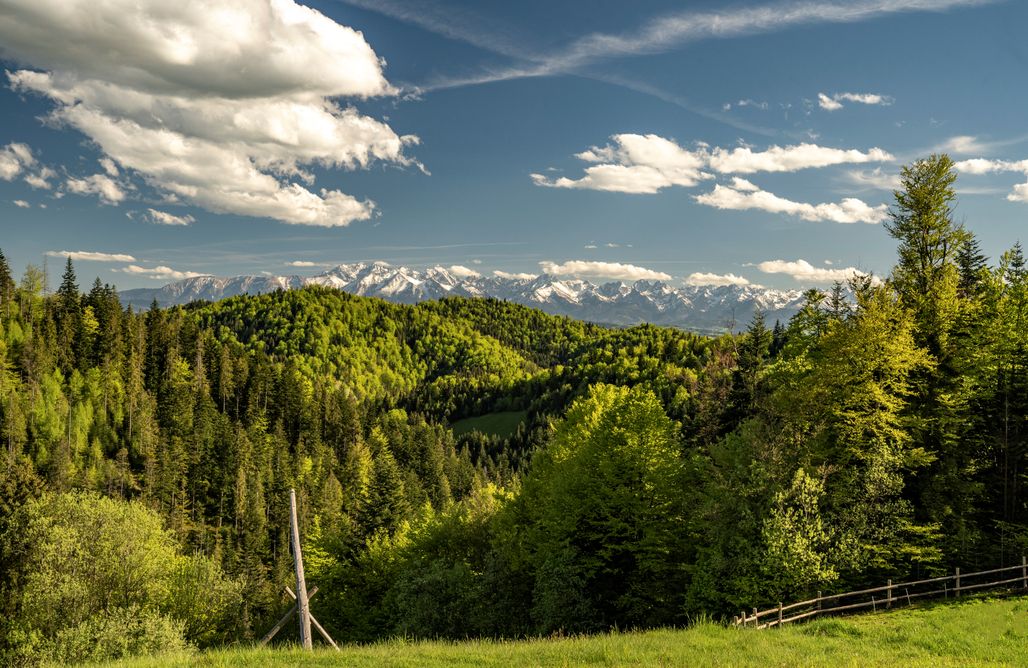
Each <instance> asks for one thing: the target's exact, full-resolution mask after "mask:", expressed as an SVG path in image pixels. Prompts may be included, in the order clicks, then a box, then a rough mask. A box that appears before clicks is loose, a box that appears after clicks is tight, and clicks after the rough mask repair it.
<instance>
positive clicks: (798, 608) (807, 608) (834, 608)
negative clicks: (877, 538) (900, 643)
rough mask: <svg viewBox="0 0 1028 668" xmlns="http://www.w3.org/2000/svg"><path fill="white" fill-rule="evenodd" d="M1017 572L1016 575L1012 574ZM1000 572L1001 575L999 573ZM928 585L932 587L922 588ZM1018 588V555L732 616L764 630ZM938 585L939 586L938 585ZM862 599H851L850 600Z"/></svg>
mask: <svg viewBox="0 0 1028 668" xmlns="http://www.w3.org/2000/svg"><path fill="white" fill-rule="evenodd" d="M1014 571H1017V572H1018V573H1017V575H1016V577H1012V576H1011V574H1012V573H1013V572H1014ZM1001 574H1002V575H1001ZM986 576H993V577H998V578H999V579H996V580H993V579H990V580H988V581H986V582H981V581H978V580H980V579H981V578H983V577H986ZM928 585H933V586H932V587H931V588H928V589H925V588H926V587H927V586H928ZM1004 586H1005V587H1008V588H1009V587H1012V586H1014V587H1017V586H1019V587H1021V588H1022V589H1028V557H1021V564H1020V565H1019V566H1007V567H1005V568H993V569H991V570H987V571H976V572H974V573H961V572H960V569H959V568H958V569H956V570H955V571H954V573H953V575H944V576H942V577H936V578H928V579H926V580H914V581H911V582H900V583H895V584H894V583H893V581H892V580H889V581H888V582H887V584H885V585H884V586H882V587H872V588H871V589H860V590H857V591H848V592H844V593H842V594H831V595H829V596H822V595H821V592H818V593H817V596H816V597H815V598H811V599H808V600H806V601H798V602H796V603H790V604H789V605H782V604H781V603H779V604H778V607H776V608H768V609H767V610H757V609H756V608H753V611H752V612H750V613H747V612H746V611H745V610H743V611H742V614H740V615H737V616H736V617H734V618H733V619H732V624H733V625H735V626H752V627H755V628H758V629H767V628H771V627H773V626H782V625H783V624H789V623H791V622H798V621H801V620H804V619H810V618H811V617H817V616H819V615H833V614H836V613H840V612H848V611H851V610H860V609H868V608H869V609H871V610H872V611H875V612H877V611H878V609H879V608H882V609H889V608H892V607H894V606H897V605H910V604H911V603H912V602H913V601H914V600H915V599H921V598H929V597H932V596H942V597H947V598H948V597H949V596H953V597H955V598H959V597H960V595H961V594H964V593H966V592H974V591H978V590H981V589H988V588H990V587H1004ZM940 587H941V588H940ZM856 598H860V599H862V600H857V601H854V600H852V599H856Z"/></svg>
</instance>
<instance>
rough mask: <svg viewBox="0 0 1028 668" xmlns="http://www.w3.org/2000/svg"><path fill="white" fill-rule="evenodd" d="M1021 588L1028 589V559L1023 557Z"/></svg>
mask: <svg viewBox="0 0 1028 668" xmlns="http://www.w3.org/2000/svg"><path fill="white" fill-rule="evenodd" d="M1021 586H1022V587H1024V588H1025V589H1028V557H1026V556H1024V555H1023V554H1022V555H1021Z"/></svg>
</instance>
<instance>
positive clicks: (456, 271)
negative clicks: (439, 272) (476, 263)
mask: <svg viewBox="0 0 1028 668" xmlns="http://www.w3.org/2000/svg"><path fill="white" fill-rule="evenodd" d="M447 271H449V272H450V273H451V274H453V275H454V276H456V277H458V278H478V277H479V276H481V275H482V274H480V273H478V272H477V271H475V270H474V269H471V268H470V267H465V266H463V265H460V264H455V265H452V266H450V267H447Z"/></svg>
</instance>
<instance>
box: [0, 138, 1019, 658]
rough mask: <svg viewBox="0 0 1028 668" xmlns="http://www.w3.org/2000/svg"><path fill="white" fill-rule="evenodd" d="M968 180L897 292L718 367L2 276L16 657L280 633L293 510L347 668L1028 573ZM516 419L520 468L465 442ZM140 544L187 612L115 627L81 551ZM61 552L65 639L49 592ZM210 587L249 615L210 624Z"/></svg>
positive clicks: (466, 307)
mask: <svg viewBox="0 0 1028 668" xmlns="http://www.w3.org/2000/svg"><path fill="white" fill-rule="evenodd" d="M954 180H955V173H954V171H953V165H952V162H951V161H950V160H949V158H948V157H946V156H932V157H931V158H929V159H926V160H922V161H918V162H916V163H914V164H912V165H911V166H909V167H907V168H905V169H904V170H903V172H902V187H901V190H900V191H898V192H897V193H896V201H895V204H894V206H893V208H892V215H891V221H890V222H889V223H888V224H887V225H886V227H887V230H888V232H889V233H890V234H891V235H892V237H893V238H894V239H895V240H896V242H897V244H898V262H897V265H896V267H895V269H894V270H893V272H892V274H891V275H890V276H889V277H887V278H885V279H884V280H879V279H877V278H872V277H858V278H856V279H854V280H853V281H852V282H851V284H850V285H849V286H841V285H837V286H836V287H835V289H834V290H832V291H830V292H828V293H823V292H820V291H816V290H812V291H810V292H808V293H807V295H806V304H805V306H804V307H803V309H802V310H801V312H800V313H799V314H798V315H797V316H796V317H795V318H793V319H792V320H791V321H790V322H789V323H777V324H776V325H775V326H774V327H773V328H769V327H768V325H767V324H766V323H765V322H764V320H763V318H762V317H760V316H759V315H758V317H756V318H754V320H753V322H752V323H751V324H750V326H749V329H748V330H747V331H746V332H745V333H744V334H741V335H738V336H723V337H720V338H716V339H711V338H703V337H698V336H695V335H692V334H688V333H685V332H680V331H676V330H672V329H666V328H658V327H652V326H640V327H635V328H630V329H627V330H612V329H605V328H601V327H597V326H593V325H587V324H583V323H579V322H575V321H572V320H569V319H566V318H557V317H552V316H547V315H544V314H542V313H539V312H537V311H532V310H531V309H527V308H524V307H521V306H516V305H513V304H508V303H504V302H499V301H495V300H468V299H445V300H442V301H440V302H434V303H426V304H421V305H418V306H413V307H411V306H397V305H391V304H387V303H385V302H382V301H379V300H373V299H363V298H358V297H352V296H349V295H346V294H343V293H340V292H336V291H332V290H325V289H316V288H310V289H305V290H299V291H293V292H279V293H275V294H267V295H259V296H245V297H237V298H233V299H229V300H225V301H223V302H219V303H215V304H194V305H191V306H189V307H185V308H181V307H180V308H174V309H170V310H160V309H157V308H156V307H155V308H152V309H151V310H149V311H148V312H146V313H141V314H137V313H133V312H132V311H131V310H129V309H125V308H122V306H121V305H120V304H119V302H118V299H117V294H116V293H115V292H114V290H113V289H112V288H110V287H109V286H104V285H101V284H100V283H99V281H98V282H97V283H95V284H94V285H93V287H92V289H91V290H90V291H89V292H88V293H86V294H84V295H83V294H80V292H79V289H78V287H77V285H76V282H77V279H76V277H75V273H74V267H73V266H72V264H71V262H70V261H69V263H68V266H67V269H66V271H65V275H64V278H63V281H62V284H61V286H60V288H59V289H58V290H57V292H56V293H55V294H53V295H48V294H45V289H44V286H43V285H42V274H41V272H40V271H38V270H37V269H35V268H33V267H30V268H29V269H28V271H27V272H26V274H25V276H24V278H23V279H22V280H21V283H20V285H15V282H14V280H13V278H12V277H11V276H10V271H9V270H8V269H7V265H6V262H2V261H0V327H2V334H3V335H2V337H0V341H2V344H0V418H2V422H0V427H2V431H0V434H2V436H3V438H4V441H5V443H6V450H7V455H6V462H7V466H6V468H5V473H4V477H3V479H2V480H0V531H3V536H4V538H3V540H2V541H0V546H2V547H0V549H3V550H4V552H3V554H2V555H0V557H2V561H0V563H2V564H3V573H2V586H3V588H4V589H3V592H2V594H3V605H4V609H3V610H2V611H0V616H2V617H3V619H4V620H5V622H4V634H5V635H4V638H5V640H4V642H5V648H6V649H5V651H6V652H7V654H6V655H5V656H12V657H14V656H16V657H20V659H19V660H21V659H26V660H28V659H27V658H26V657H28V658H31V657H33V656H60V657H63V658H64V659H68V658H69V657H70V658H76V657H79V656H80V655H81V652H80V653H79V654H76V653H75V651H73V650H72V649H68V648H69V647H70V648H74V647H78V646H79V645H76V644H75V642H78V641H76V640H75V639H76V638H81V637H85V636H87V635H89V634H90V633H92V634H93V635H94V636H96V635H102V633H101V631H98V630H97V629H101V630H102V629H106V628H109V627H110V625H111V624H113V623H114V622H112V621H111V620H122V619H124V618H125V617H126V615H127V614H128V613H127V612H126V611H141V612H140V616H139V617H138V618H139V619H142V620H143V622H140V624H141V625H142V626H146V625H149V626H150V627H152V628H154V629H158V630H156V631H154V632H153V633H152V634H149V635H150V636H153V637H160V638H170V640H168V641H167V643H165V644H166V645H167V646H173V645H174V646H178V645H175V643H178V644H179V645H181V644H183V643H190V644H192V645H196V646H203V645H205V644H211V643H221V642H227V641H230V640H245V639H252V638H254V637H255V636H259V635H260V633H261V632H262V631H263V630H264V627H265V626H266V625H267V624H268V623H269V622H270V621H272V618H273V617H275V616H276V615H277V614H279V613H280V612H281V611H282V609H283V607H284V606H285V605H286V600H285V599H284V598H283V596H282V594H281V588H282V586H283V585H285V584H288V583H289V580H290V563H291V557H290V555H289V551H288V540H287V526H288V523H287V520H286V512H287V504H286V498H287V496H286V493H287V490H288V489H289V488H296V489H297V491H298V493H299V495H300V500H301V508H302V517H301V524H302V525H303V527H304V529H303V530H304V534H305V537H306V538H305V541H304V547H305V550H306V554H307V559H308V580H309V581H310V582H313V583H316V584H318V585H319V586H320V589H321V592H320V593H319V595H318V597H317V598H316V599H315V600H314V601H313V603H312V605H313V609H314V612H315V614H316V615H317V616H318V618H319V620H321V621H322V623H323V624H324V625H325V626H326V627H328V629H329V631H330V632H332V633H333V634H334V635H335V636H336V637H337V639H341V640H371V639H375V638H380V637H383V636H390V635H394V634H407V635H414V636H433V637H434V636H444V637H455V638H460V637H465V636H479V635H484V636H505V637H519V636H524V635H532V634H547V633H552V632H582V631H597V630H603V629H608V628H611V627H614V626H617V627H619V628H626V627H629V628H630V627H644V626H654V625H666V624H683V623H686V622H687V621H688V620H689V619H690V618H692V617H694V616H696V615H702V614H707V615H715V616H719V615H731V614H734V613H736V612H738V610H739V609H742V608H744V607H745V608H749V607H752V606H754V605H764V604H767V603H773V602H777V601H779V600H787V599H790V598H794V597H805V596H806V595H808V594H811V593H813V592H815V591H817V590H821V591H824V592H826V593H827V592H830V591H833V590H845V589H851V588H855V587H859V586H862V585H865V584H868V583H878V582H880V581H881V580H882V579H884V578H886V577H904V576H907V575H918V576H922V575H931V574H933V573H936V572H941V571H943V570H945V569H949V568H950V567H952V566H955V565H959V566H964V567H987V566H990V565H1007V564H1009V563H1012V562H1013V561H1015V560H1019V559H1020V556H1021V554H1023V553H1024V552H1025V550H1026V549H1028V525H1026V520H1028V506H1026V490H1025V482H1024V481H1025V467H1026V464H1028V461H1026V460H1028V422H1026V421H1028V366H1026V365H1028V328H1026V324H1028V323H1026V315H1028V268H1026V266H1025V258H1024V256H1023V253H1022V250H1021V247H1020V245H1019V244H1015V245H1014V247H1013V248H1012V249H1011V250H1010V251H1008V252H1007V253H1004V254H1003V255H1002V257H1000V258H999V259H998V261H996V262H995V263H993V264H990V263H989V261H988V259H987V258H985V257H984V256H983V254H982V253H981V251H980V250H979V246H978V243H977V241H976V240H975V239H974V237H973V235H972V234H971V233H970V232H969V231H968V230H967V229H965V228H964V227H963V226H961V225H958V224H956V223H955V222H954V220H953V216H952V206H953V203H954V197H955V196H954V189H953V184H954ZM500 410H522V411H526V412H527V415H528V417H527V418H526V420H525V422H524V424H522V425H521V427H519V428H518V430H517V431H516V433H515V434H513V435H512V436H510V437H509V438H500V437H497V436H492V435H488V434H476V433H472V434H469V435H465V436H462V437H460V438H459V439H455V438H454V436H453V435H452V433H451V432H450V430H449V429H448V426H447V425H448V423H449V422H450V421H452V420H456V419H459V418H462V417H468V416H475V415H482V414H487V413H490V412H493V411H500ZM73 490H75V491H76V492H75V493H76V494H79V496H68V493H69V492H72V491H73ZM81 494H86V496H82V495H81ZM88 494H94V495H99V496H89V495H88ZM112 504H113V505H112ZM80 507H87V508H94V510H91V511H90V512H88V513H84V512H80V511H78V510H76V509H77V508H80ZM131 513H140V514H142V515H145V516H146V517H152V518H156V520H147V521H148V522H150V523H149V524H146V522H147V521H144V520H140V522H141V523H143V524H146V525H147V526H150V527H151V529H150V530H149V534H148V535H150V536H152V537H153V538H152V539H153V540H154V541H157V542H158V543H159V544H161V545H166V546H170V547H169V548H167V549H170V550H171V551H170V552H168V553H167V554H168V556H167V558H166V559H165V560H164V561H163V562H162V563H165V564H166V566H165V567H164V568H162V569H161V573H163V575H162V574H156V575H153V576H152V577H154V578H156V579H158V580H160V579H161V578H165V579H167V581H168V582H177V583H180V584H179V585H177V586H176V587H177V588H176V587H173V586H171V585H170V584H169V585H168V586H164V587H160V588H158V589H159V591H157V590H154V592H152V593H151V594H148V595H146V596H141V597H140V596H137V597H134V598H131V597H130V598H124V597H123V598H117V597H113V598H112V597H110V596H107V597H104V596H97V597H96V598H88V597H86V598H85V599H83V598H82V597H81V596H80V593H81V592H82V591H83V590H84V589H85V590H89V588H90V587H98V591H107V590H109V589H111V587H112V586H111V585H110V581H109V580H103V579H102V578H100V575H102V574H103V572H104V568H103V567H104V566H105V565H106V564H105V558H104V557H103V556H98V557H96V558H93V559H91V560H90V561H89V563H91V564H93V566H92V567H91V568H86V567H85V566H82V567H81V572H80V570H77V569H78V568H79V565H77V564H78V563H79V562H77V561H76V557H75V555H73V554H65V553H64V552H61V550H62V549H66V548H67V546H68V541H74V540H78V539H77V538H76V539H72V538H68V536H82V535H86V534H87V530H86V529H85V528H83V527H89V526H101V525H102V526H108V525H109V526H114V527H117V526H121V525H119V521H120V520H119V519H118V518H119V517H123V516H124V515H125V514H131ZM154 521H156V524H154ZM90 523H92V524H90ZM26 526H30V527H33V529H32V530H31V531H25V530H24V527H26ZM118 535H119V533H118V531H117V530H116V529H112V530H111V537H110V541H113V542H114V543H116V542H117V540H118ZM97 549H99V547H98V548H97ZM114 549H115V548H111V550H112V552H109V553H112V554H113V553H114V552H113V550H114ZM55 554H58V555H63V556H62V557H61V558H62V559H63V561H60V560H58V561H60V563H63V564H65V565H66V568H65V570H64V572H65V575H66V576H65V577H64V578H63V579H61V580H60V581H61V582H66V583H68V584H67V590H66V592H65V593H66V595H67V596H68V597H74V596H79V598H75V599H74V601H75V602H76V603H74V605H77V606H78V607H76V608H74V609H75V610H77V611H78V612H77V613H76V614H75V615H73V616H68V617H67V618H60V619H54V618H53V617H46V616H45V615H43V616H42V617H41V616H40V614H38V613H37V612H33V611H34V610H38V608H36V607H34V606H36V605H37V603H36V599H37V598H38V597H39V596H40V594H39V589H38V587H39V580H38V579H37V580H33V579H32V578H31V577H30V574H31V573H33V572H38V571H39V570H40V568H41V567H42V566H43V565H46V564H52V563H55V560H54V557H53V555H55ZM97 554H101V555H102V554H106V553H97ZM187 555H188V556H187ZM189 560H192V561H189ZM190 564H191V565H190ZM97 565H99V566H97ZM187 566H188V567H187ZM112 577H114V576H112ZM200 577H202V578H205V579H206V581H209V582H212V583H217V586H212V587H211V591H215V592H220V594H219V598H218V599H217V600H215V601H213V602H207V603H204V602H200V601H194V602H193V604H191V605H190V604H186V603H183V600H184V599H182V598H181V597H182V596H185V594H184V593H183V592H185V591H192V590H193V589H192V588H191V587H186V586H183V585H181V583H183V582H192V581H193V580H190V578H194V579H195V578H200ZM169 578H170V579H169ZM114 581H117V577H114ZM99 582H102V583H103V586H102V587H100V585H99V584H97V583H99ZM33 583H35V584H33ZM122 584H123V583H119V586H122ZM61 591H62V589H61V588H60V587H57V588H56V590H55V592H51V593H49V594H48V596H49V598H47V599H46V600H47V601H48V606H49V607H48V609H51V610H59V609H61V606H62V605H73V604H72V599H71V598H69V599H67V600H65V599H62V598H61V595H62V594H61ZM76 592H78V593H76ZM176 592H177V593H176ZM82 600H88V601H93V603H90V604H89V605H84V604H80V602H81V601H82ZM73 607H74V606H73ZM195 608H203V609H210V610H212V611H214V612H212V614H211V615H210V616H209V617H207V618H204V620H202V622H197V620H196V619H194V618H192V617H190V613H189V612H188V610H191V609H195ZM161 629H163V630H161ZM137 635H138V636H139V637H146V636H147V635H148V634H146V633H143V632H140V633H138V634H137ZM80 644H81V643H80ZM144 645H145V643H144ZM112 647H113V646H112ZM62 648H63V649H62ZM151 649H153V648H151V647H149V646H142V645H140V646H138V647H134V648H127V647H125V646H118V647H114V648H113V649H111V650H110V652H108V654H107V655H113V654H117V653H119V652H121V653H125V652H130V651H151ZM61 652H65V653H64V654H61ZM93 658H96V657H95V656H94V657H93Z"/></svg>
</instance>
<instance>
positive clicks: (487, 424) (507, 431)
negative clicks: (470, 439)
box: [450, 411, 528, 438]
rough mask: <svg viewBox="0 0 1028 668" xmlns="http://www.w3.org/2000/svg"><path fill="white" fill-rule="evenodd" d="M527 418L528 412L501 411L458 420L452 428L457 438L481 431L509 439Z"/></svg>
mask: <svg viewBox="0 0 1028 668" xmlns="http://www.w3.org/2000/svg"><path fill="white" fill-rule="evenodd" d="M527 416H528V412H527V411H501V412H499V413H489V414H487V415H480V416H478V417H473V418H466V419H464V420H457V421H456V422H454V423H453V424H452V425H451V427H450V428H451V429H453V434H454V435H455V436H459V435H461V434H467V433H468V432H472V431H479V432H482V433H483V434H492V435H495V436H499V437H500V438H507V437H508V436H510V435H511V434H513V433H514V431H515V430H516V429H517V428H518V425H519V424H521V423H522V422H524V421H525V417H527Z"/></svg>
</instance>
